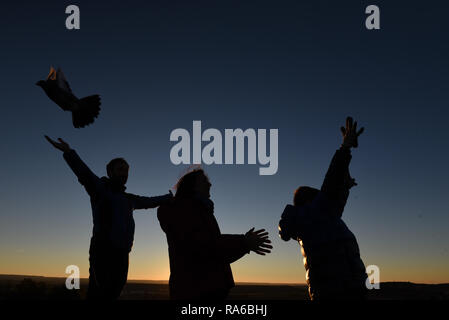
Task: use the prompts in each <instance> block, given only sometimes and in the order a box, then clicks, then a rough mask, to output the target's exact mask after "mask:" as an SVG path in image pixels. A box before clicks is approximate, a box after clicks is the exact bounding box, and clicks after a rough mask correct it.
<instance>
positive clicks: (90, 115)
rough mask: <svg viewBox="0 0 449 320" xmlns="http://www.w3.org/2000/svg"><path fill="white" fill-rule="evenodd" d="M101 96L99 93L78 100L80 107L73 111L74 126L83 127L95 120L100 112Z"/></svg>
mask: <svg viewBox="0 0 449 320" xmlns="http://www.w3.org/2000/svg"><path fill="white" fill-rule="evenodd" d="M100 105H101V101H100V96H99V95H98V94H95V95H92V96H88V97H84V98H82V99H79V100H78V108H77V109H76V110H75V111H73V112H72V120H73V126H74V127H75V128H82V127H84V126H86V125H89V124H91V123H92V122H94V120H95V118H96V117H98V114H99V113H100Z"/></svg>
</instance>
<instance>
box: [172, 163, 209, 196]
mask: <svg viewBox="0 0 449 320" xmlns="http://www.w3.org/2000/svg"><path fill="white" fill-rule="evenodd" d="M211 186H212V184H211V183H210V181H209V178H208V177H207V176H206V173H205V172H204V170H203V169H195V170H193V171H190V172H189V173H187V174H185V175H184V176H182V177H181V179H179V181H178V183H177V184H176V197H193V196H200V197H205V198H209V197H210V192H209V191H210V187H211Z"/></svg>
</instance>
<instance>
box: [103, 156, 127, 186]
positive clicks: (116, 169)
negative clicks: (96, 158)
mask: <svg viewBox="0 0 449 320" xmlns="http://www.w3.org/2000/svg"><path fill="white" fill-rule="evenodd" d="M128 171H129V165H128V162H126V160H125V159H123V158H115V159H112V160H111V161H109V163H108V164H107V166H106V172H107V173H108V177H109V179H111V180H112V181H114V182H116V183H119V184H122V185H125V184H126V181H128Z"/></svg>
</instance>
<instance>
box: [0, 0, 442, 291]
mask: <svg viewBox="0 0 449 320" xmlns="http://www.w3.org/2000/svg"><path fill="white" fill-rule="evenodd" d="M70 4H77V5H78V6H79V8H80V13H81V22H80V26H81V29H80V30H67V29H66V28H65V19H66V17H67V14H65V8H66V6H68V5H70ZM370 4H376V5H378V6H379V8H380V23H381V29H380V30H367V29H366V28H365V19H366V17H367V15H366V14H365V8H366V7H367V6H368V5H370ZM448 9H449V5H448V4H446V3H445V2H443V1H426V2H422V1H419V2H418V1H403V0H398V1H394V3H393V1H379V0H376V1H369V2H368V1H322V0H313V1H312V0H308V1H297V0H296V1H284V0H281V1H275V2H273V1H233V0H231V1H230V0H228V1H135V0H129V1H96V2H95V3H93V2H92V1H76V3H74V2H73V3H72V2H71V1H57V2H56V1H39V2H36V1H15V2H10V3H8V4H6V3H2V4H1V5H0V41H1V44H2V50H0V68H1V70H2V74H3V76H2V77H1V79H0V87H1V88H2V93H1V96H0V99H1V103H0V106H1V117H0V133H1V135H2V139H1V142H0V148H1V159H2V161H1V165H0V181H1V182H0V274H27V275H43V276H61V277H64V276H66V275H65V268H66V266H68V265H77V266H79V268H80V271H81V276H82V277H88V248H89V241H90V236H91V232H92V217H91V209H90V203H89V198H88V195H87V194H86V192H85V190H84V189H83V188H82V186H81V185H80V184H79V183H78V181H77V179H76V177H75V175H74V174H73V173H72V172H71V171H70V169H69V167H68V166H67V164H66V163H65V161H64V160H63V158H62V154H61V153H60V152H59V151H57V150H55V149H54V148H53V147H52V146H51V145H50V144H48V142H47V141H46V140H45V139H44V135H45V134H46V135H49V136H50V137H53V138H58V137H61V138H63V139H64V140H66V141H67V142H68V143H69V144H70V146H71V147H72V148H73V149H75V150H76V151H77V152H78V154H79V155H80V156H81V158H82V159H83V160H84V161H85V162H86V163H87V164H88V165H89V167H90V168H91V169H92V171H93V172H95V173H96V174H97V175H98V176H104V175H106V168H105V167H106V163H107V162H108V161H109V160H110V159H112V158H114V157H118V156H121V157H124V158H126V160H127V161H128V162H129V164H130V174H129V179H128V183H127V191H128V192H131V193H135V194H140V195H149V196H154V195H160V194H165V193H167V192H168V190H169V189H170V188H173V186H174V185H175V184H176V181H177V179H179V177H181V176H182V174H183V173H185V172H186V170H187V169H188V167H189V166H188V165H179V166H176V165H174V164H172V163H171V161H170V149H171V148H172V147H173V145H174V142H171V141H170V139H169V138H170V133H171V132H172V130H174V129H176V128H184V129H186V130H188V131H189V132H192V122H193V121H194V120H200V121H201V122H202V127H203V130H205V129H207V128H215V129H217V130H219V131H220V132H222V133H224V130H225V129H228V128H231V129H236V128H242V129H247V128H262V129H267V130H268V129H278V130H279V131H278V132H279V151H278V152H279V153H278V157H279V168H278V171H277V173H276V174H275V175H269V176H261V175H259V165H248V164H244V165H210V166H204V169H205V170H206V172H207V174H208V175H209V177H210V180H211V182H212V189H211V199H212V200H213V201H214V203H215V216H216V218H217V221H218V223H219V225H220V228H221V231H222V233H236V234H237V233H245V232H246V231H248V230H249V229H250V228H252V227H255V228H265V229H267V230H268V232H269V233H270V238H271V240H272V241H273V247H274V248H273V251H272V253H271V254H269V255H267V256H258V255H256V254H254V253H252V254H250V255H247V256H245V257H243V258H242V259H240V260H239V261H238V262H235V263H233V264H232V269H233V274H234V278H235V280H236V281H237V282H274V283H304V282H305V272H304V267H303V265H302V257H301V254H300V248H299V245H298V243H297V242H294V241H290V242H284V241H282V240H281V239H280V238H279V237H278V231H277V224H278V222H279V218H280V215H281V213H282V211H283V209H284V207H285V205H286V204H289V203H292V198H293V191H294V190H295V189H296V188H297V187H298V186H300V185H310V186H314V187H320V186H321V183H322V180H323V178H324V175H325V173H326V170H327V168H328V165H329V163H330V160H331V158H332V155H333V153H334V152H335V150H336V149H337V148H338V147H339V145H340V144H341V142H342V139H341V133H340V131H339V128H340V126H341V125H342V124H343V123H344V120H345V118H346V116H348V115H351V116H352V117H353V118H354V119H355V120H357V121H358V123H359V126H364V127H365V132H364V133H363V135H362V136H361V137H360V139H359V148H357V149H355V150H353V152H352V155H353V157H352V162H351V167H350V170H351V175H352V176H353V177H354V178H355V179H356V181H357V182H358V186H357V187H355V188H353V189H351V194H350V197H349V200H348V203H347V205H346V209H345V212H344V214H343V220H344V221H345V222H346V224H347V225H348V227H349V228H350V229H351V230H352V232H353V233H354V234H355V236H356V237H357V240H358V243H359V247H360V250H361V256H362V259H363V261H364V263H365V265H366V266H368V265H377V266H378V267H379V269H380V280H381V281H412V282H419V283H448V282H449V233H448V228H449V215H448V213H449V210H448V209H449V202H448V200H447V195H448V193H449V183H448V181H449V171H448V169H447V163H448V162H449V152H448V149H449V130H448V129H447V128H448V127H447V118H448V117H449V111H448V102H449V81H448V79H449V59H448V56H449V41H448V31H449V20H448V19H447V12H448ZM51 65H52V66H54V67H58V66H60V67H61V68H63V70H64V73H65V75H66V77H67V79H68V80H69V82H70V84H71V87H72V90H73V92H74V93H75V94H76V95H77V96H79V97H83V96H87V95H90V94H96V93H98V94H100V95H101V98H102V105H101V108H102V109H101V113H100V116H99V117H98V119H97V120H96V121H95V123H94V124H93V125H91V126H89V127H86V128H83V129H75V128H73V126H72V124H71V116H70V114H69V113H66V112H63V111H62V110H61V109H59V107H57V106H56V105H55V104H54V103H53V102H51V101H50V100H49V99H48V98H47V97H46V95H45V94H44V93H43V91H42V90H41V89H40V88H39V87H37V86H35V85H34V84H35V82H36V81H38V80H40V79H43V78H45V77H46V76H47V74H48V71H49V68H50V66H51ZM134 219H135V222H136V231H135V241H134V246H133V250H132V252H131V255H130V269H129V279H151V280H166V279H168V277H169V261H168V251H167V243H166V238H165V234H164V233H163V231H162V230H161V229H160V226H159V223H158V220H157V217H156V210H155V209H151V210H142V211H140V210H139V211H135V212H134Z"/></svg>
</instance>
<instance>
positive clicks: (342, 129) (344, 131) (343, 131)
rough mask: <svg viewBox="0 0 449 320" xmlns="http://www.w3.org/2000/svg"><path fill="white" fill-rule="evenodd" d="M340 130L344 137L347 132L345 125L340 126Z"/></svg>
mask: <svg viewBox="0 0 449 320" xmlns="http://www.w3.org/2000/svg"><path fill="white" fill-rule="evenodd" d="M340 131H341V134H342V135H343V137H344V136H345V134H346V129H345V127H340Z"/></svg>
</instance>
